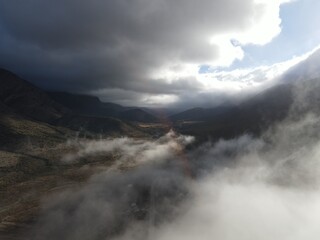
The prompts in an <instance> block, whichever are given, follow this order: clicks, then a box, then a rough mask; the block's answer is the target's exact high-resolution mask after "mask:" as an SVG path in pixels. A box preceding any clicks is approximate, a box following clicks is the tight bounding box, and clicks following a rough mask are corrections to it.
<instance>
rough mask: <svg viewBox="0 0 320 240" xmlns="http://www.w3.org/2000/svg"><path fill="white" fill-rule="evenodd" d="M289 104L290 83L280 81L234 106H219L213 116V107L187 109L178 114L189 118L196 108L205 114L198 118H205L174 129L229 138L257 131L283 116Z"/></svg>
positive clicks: (290, 98) (216, 137)
mask: <svg viewBox="0 0 320 240" xmlns="http://www.w3.org/2000/svg"><path fill="white" fill-rule="evenodd" d="M292 103H293V87H292V85H290V84H280V85H277V86H274V87H272V88H270V89H267V90H266V91H263V92H262V93H260V94H257V95H256V96H254V97H252V98H250V99H248V100H246V101H245V102H243V103H241V104H240V105H238V106H235V107H228V108H226V109H225V110H223V111H222V110H221V109H219V110H220V113H219V114H215V115H214V114H213V113H214V109H211V110H206V111H203V109H200V110H199V109H191V110H189V111H187V112H184V113H182V114H180V115H178V116H179V117H181V116H187V117H189V116H192V114H197V112H196V113H195V112H194V111H198V113H199V112H200V113H201V114H204V113H205V114H204V115H202V117H203V116H205V117H206V118H202V122H198V123H195V124H180V123H177V124H176V128H177V129H178V130H179V131H180V132H182V133H185V134H191V135H195V136H199V137H206V136H207V137H208V136H210V137H211V138H214V139H218V138H233V137H235V136H238V135H241V134H243V133H252V134H259V133H261V132H262V130H263V129H265V128H267V127H269V126H271V125H272V124H274V123H275V122H277V121H280V120H282V119H284V118H285V117H286V116H287V114H288V111H289V110H290V107H291V105H292ZM207 111H209V113H208V112H207ZM211 111H212V112H211ZM218 112H219V111H218ZM186 113H187V114H186ZM188 114H189V115H188ZM210 114H212V115H210Z"/></svg>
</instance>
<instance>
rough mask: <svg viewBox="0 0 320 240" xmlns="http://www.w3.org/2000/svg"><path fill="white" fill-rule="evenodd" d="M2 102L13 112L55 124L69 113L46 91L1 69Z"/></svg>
mask: <svg viewBox="0 0 320 240" xmlns="http://www.w3.org/2000/svg"><path fill="white" fill-rule="evenodd" d="M0 101H1V102H2V104H3V105H5V106H7V107H8V108H10V109H11V110H12V111H16V112H17V113H19V114H21V115H24V116H26V117H28V118H31V119H34V120H39V121H44V122H53V121H55V120H56V119H58V118H60V117H62V116H63V115H64V114H66V113H67V112H68V110H67V109H66V108H65V107H63V106H62V105H60V104H58V103H57V102H55V101H54V100H52V99H51V98H50V97H49V96H48V95H47V94H46V93H45V92H44V91H42V90H40V89H39V88H37V87H36V86H34V85H32V84H31V83H29V82H27V81H25V80H23V79H21V78H20V77H18V76H17V75H15V74H13V73H11V72H9V71H7V70H4V69H0Z"/></svg>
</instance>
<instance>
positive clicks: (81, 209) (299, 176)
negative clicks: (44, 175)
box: [33, 94, 320, 240]
mask: <svg viewBox="0 0 320 240" xmlns="http://www.w3.org/2000/svg"><path fill="white" fill-rule="evenodd" d="M307 96H308V94H302V95H301V94H300V95H299V97H297V98H296V99H297V102H296V103H295V105H294V106H293V108H292V110H291V114H290V116H288V118H287V119H286V120H284V121H283V122H281V123H279V124H277V125H276V126H273V127H270V129H269V130H268V131H266V132H265V133H264V134H263V135H262V136H261V137H260V138H254V137H252V136H250V135H243V136H240V137H238V138H235V139H232V140H220V141H218V142H216V143H211V142H207V143H204V144H202V145H201V146H198V147H196V148H191V149H192V150H188V151H187V150H186V149H185V148H186V146H187V145H189V144H192V142H193V140H194V138H193V137H191V136H181V135H178V134H175V133H174V132H173V131H171V132H169V133H168V134H167V135H166V136H164V137H162V138H160V139H157V140H149V141H147V140H145V141H143V140H135V139H130V138H119V139H109V140H101V141H89V142H80V143H78V145H77V146H78V152H76V153H75V154H72V155H68V156H65V157H64V158H63V159H62V161H63V162H64V163H65V164H69V163H73V162H76V161H78V160H79V159H81V158H83V157H85V158H88V159H90V157H92V156H95V155H97V154H99V155H101V154H106V155H108V154H116V155H117V156H118V158H119V160H118V163H119V164H120V163H121V162H124V161H126V162H133V163H138V165H140V167H136V168H134V169H132V170H128V171H124V172H122V173H114V172H112V171H106V172H103V173H100V174H97V175H95V176H94V177H93V178H92V179H91V180H90V181H89V182H88V183H87V184H86V185H85V186H84V187H83V188H82V189H80V190H78V191H73V192H70V191H69V192H65V193H63V194H61V195H59V196H58V197H57V198H56V199H52V200H51V201H50V202H47V203H46V204H45V206H44V210H43V214H42V217H41V218H40V220H39V223H38V224H37V226H36V229H35V231H34V233H33V234H34V236H36V237H35V238H36V239H47V240H51V239H52V240H56V239H70V240H95V239H96V240H105V239H112V240H147V239H148V240H149V239H150V240H170V239H175V240H180V239H181V240H189V239H190V240H191V239H192V240H194V239H199V240H207V239H208V240H212V239H219V240H234V239H237V240H242V239H243V240H248V239H255V240H256V239H259V240H264V239H265V240H275V239H281V240H286V239H288V240H298V239H299V240H300V239H301V240H306V239H308V240H312V239H317V240H318V239H319V236H320V228H319V222H320V188H319V186H320V185H319V184H320V138H319V133H320V131H319V130H320V121H319V120H320V119H319V117H318V115H317V114H315V113H312V112H308V111H304V114H303V115H302V114H299V115H297V114H296V113H297V112H299V113H301V112H302V111H301V105H300V103H301V102H303V103H305V102H306V101H307V100H306V99H304V97H307Z"/></svg>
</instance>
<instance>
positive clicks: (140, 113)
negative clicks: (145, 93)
mask: <svg viewBox="0 0 320 240" xmlns="http://www.w3.org/2000/svg"><path fill="white" fill-rule="evenodd" d="M119 118H120V119H123V120H127V121H132V122H144V123H153V122H156V121H158V119H157V118H156V117H155V116H153V115H151V114H150V113H147V112H146V111H144V110H142V109H139V108H134V109H129V110H126V111H123V112H120V113H119Z"/></svg>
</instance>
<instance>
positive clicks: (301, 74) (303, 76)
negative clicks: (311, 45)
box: [281, 49, 320, 84]
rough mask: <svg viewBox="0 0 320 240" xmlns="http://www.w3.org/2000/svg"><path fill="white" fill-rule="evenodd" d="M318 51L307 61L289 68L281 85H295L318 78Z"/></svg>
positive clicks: (319, 72) (319, 57)
mask: <svg viewBox="0 0 320 240" xmlns="http://www.w3.org/2000/svg"><path fill="white" fill-rule="evenodd" d="M319 63H320V49H318V50H316V51H315V52H314V53H312V54H311V55H310V56H309V57H308V58H307V59H305V60H303V61H301V62H300V63H298V64H296V65H294V66H293V67H291V68H290V69H289V70H288V71H287V72H286V73H285V74H283V76H282V77H281V81H282V82H283V83H291V84H292V83H297V82H299V81H305V80H309V79H317V78H320V67H319Z"/></svg>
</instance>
